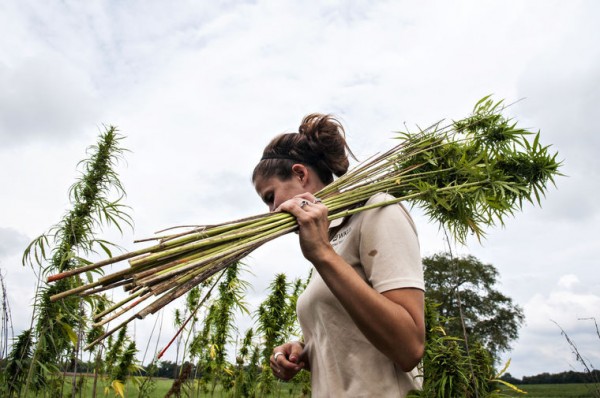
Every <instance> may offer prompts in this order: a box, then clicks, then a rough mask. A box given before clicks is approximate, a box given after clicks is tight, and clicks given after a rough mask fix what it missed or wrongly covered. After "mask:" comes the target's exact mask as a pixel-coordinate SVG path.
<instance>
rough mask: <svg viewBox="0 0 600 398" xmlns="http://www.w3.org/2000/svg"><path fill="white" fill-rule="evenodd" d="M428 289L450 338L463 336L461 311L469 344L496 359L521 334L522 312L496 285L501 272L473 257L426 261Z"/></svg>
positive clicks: (441, 257)
mask: <svg viewBox="0 0 600 398" xmlns="http://www.w3.org/2000/svg"><path fill="white" fill-rule="evenodd" d="M423 265H424V270H425V288H426V291H427V296H428V298H429V299H430V300H432V301H434V302H436V303H438V304H439V307H438V310H439V313H440V315H441V317H442V319H443V327H444V329H445V330H446V331H447V333H448V334H449V335H451V336H463V335H464V333H463V329H462V325H461V316H460V315H461V314H460V312H461V310H462V313H463V318H464V324H465V332H466V337H467V339H468V341H469V342H471V341H473V342H478V343H480V344H482V345H483V346H484V347H485V348H486V349H487V350H488V351H489V352H490V353H491V354H492V356H493V357H494V358H495V359H496V360H497V359H498V356H499V354H500V353H501V352H503V351H506V350H508V349H509V348H510V343H511V342H512V341H513V340H515V339H516V338H517V337H518V335H519V328H520V326H521V325H522V323H523V320H524V315H523V310H522V309H521V307H519V306H518V305H517V304H514V303H513V301H512V299H511V298H509V297H507V296H505V295H504V294H502V293H501V292H499V291H498V290H496V288H495V286H496V284H497V282H498V271H497V270H496V268H495V267H494V266H493V265H491V264H484V263H482V262H481V261H479V260H478V259H477V258H475V257H474V256H464V257H453V256H452V255H451V254H449V253H440V254H435V255H433V256H431V257H425V258H424V259H423Z"/></svg>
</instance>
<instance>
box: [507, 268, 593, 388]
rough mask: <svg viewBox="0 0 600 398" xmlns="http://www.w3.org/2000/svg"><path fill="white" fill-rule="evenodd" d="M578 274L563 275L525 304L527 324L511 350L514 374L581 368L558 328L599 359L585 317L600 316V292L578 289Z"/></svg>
mask: <svg viewBox="0 0 600 398" xmlns="http://www.w3.org/2000/svg"><path fill="white" fill-rule="evenodd" d="M578 285H580V282H579V277H578V276H577V275H573V274H568V275H564V276H562V277H561V278H560V279H559V280H558V281H557V282H556V284H555V285H554V287H553V289H552V291H551V292H550V293H548V294H544V293H537V294H534V295H533V297H532V298H531V299H530V300H529V301H527V303H525V305H524V313H525V320H526V324H525V326H524V327H523V328H522V329H521V332H520V337H519V340H518V342H517V343H516V344H514V347H513V351H512V352H511V353H507V354H505V355H504V358H505V359H507V358H510V357H512V364H511V368H510V369H509V370H508V371H509V372H510V373H511V374H512V375H513V376H517V377H522V376H532V375H536V374H539V373H542V372H551V373H552V372H556V373H558V372H562V371H565V370H571V369H573V370H578V371H583V367H582V366H581V364H578V363H577V360H576V357H575V356H574V355H573V353H572V352H571V349H570V346H569V344H568V343H567V341H566V339H565V337H564V336H562V335H561V329H562V330H564V331H565V333H566V334H567V335H568V336H569V338H570V339H571V340H573V341H574V342H575V343H576V345H577V347H578V349H579V350H580V352H581V353H582V354H584V355H585V356H586V358H587V359H588V360H590V361H591V362H592V363H600V355H599V354H598V350H597V347H598V344H599V343H600V341H599V340H598V336H597V335H596V334H595V328H594V325H593V324H592V323H590V322H589V321H587V320H586V319H585V318H596V319H600V295H598V292H597V290H596V291H593V292H585V291H580V290H579V289H575V288H574V287H575V286H578Z"/></svg>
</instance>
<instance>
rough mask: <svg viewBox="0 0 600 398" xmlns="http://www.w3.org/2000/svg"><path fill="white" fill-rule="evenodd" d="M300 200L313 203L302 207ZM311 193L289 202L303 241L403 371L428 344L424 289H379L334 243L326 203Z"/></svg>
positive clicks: (357, 321) (362, 325)
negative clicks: (316, 200)
mask: <svg viewBox="0 0 600 398" xmlns="http://www.w3.org/2000/svg"><path fill="white" fill-rule="evenodd" d="M301 200H307V201H309V204H307V205H304V206H300V204H301ZM314 200H315V198H314V196H313V195H311V194H309V193H306V194H302V195H298V196H297V197H296V198H294V199H291V200H289V201H286V202H284V203H283V204H282V205H281V206H280V210H282V211H287V212H289V213H291V214H293V215H294V216H295V217H296V219H297V220H298V224H299V226H300V231H299V234H300V246H301V249H302V252H303V254H304V256H305V257H306V258H307V259H308V260H309V261H310V262H311V263H313V265H314V266H315V268H316V269H317V271H318V272H319V274H320V275H321V277H322V278H323V280H324V281H325V283H326V284H327V286H328V287H329V289H330V290H331V292H332V293H333V294H334V295H335V296H336V298H337V299H338V300H339V301H340V303H341V304H342V306H343V307H344V308H345V309H346V311H347V312H348V314H349V315H350V317H351V318H352V319H353V321H354V322H355V324H356V325H357V327H358V328H359V329H360V330H361V332H362V333H363V334H364V335H365V337H366V338H367V339H368V340H369V341H370V342H371V343H372V344H373V345H374V346H375V347H376V348H377V349H378V350H379V351H381V352H382V353H383V354H385V355H386V356H388V357H389V358H390V359H391V360H392V361H394V362H395V363H396V364H398V365H399V366H400V367H401V368H402V369H403V370H404V371H409V370H411V369H413V368H414V367H415V366H416V365H417V364H418V363H419V361H420V359H421V357H422V355H423V350H424V343H425V321H424V294H423V291H422V290H420V289H416V288H402V289H392V290H389V291H385V292H383V293H379V292H377V291H376V290H374V289H373V288H372V287H371V286H369V285H368V284H367V283H366V282H365V281H364V280H363V279H362V278H361V277H360V275H359V274H358V273H356V271H354V270H353V269H352V267H351V266H350V265H349V264H348V263H347V262H346V261H345V260H344V259H343V258H342V257H341V256H339V255H338V254H337V253H336V252H335V251H334V249H333V247H332V246H331V244H330V243H329V235H328V227H329V222H328V220H327V208H326V207H325V206H324V205H322V204H320V203H313V202H314Z"/></svg>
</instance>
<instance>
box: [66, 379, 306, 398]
mask: <svg viewBox="0 0 600 398" xmlns="http://www.w3.org/2000/svg"><path fill="white" fill-rule="evenodd" d="M92 385H93V378H92V377H87V378H86V382H85V384H84V386H83V389H82V391H80V392H78V393H77V394H76V397H78V398H91V397H92ZM172 385H173V380H172V379H154V387H155V388H154V389H153V391H152V393H151V394H149V395H146V396H145V398H163V397H164V396H165V395H166V393H167V392H168V391H169V389H170V388H171V386H172ZM276 385H277V387H278V389H277V390H276V391H275V392H274V393H273V394H272V395H268V396H266V397H265V398H271V397H272V398H275V397H277V398H287V397H300V396H301V395H300V392H299V391H298V392H296V391H295V390H294V389H293V387H294V385H293V384H289V383H283V382H279V383H277V384H276ZM105 387H106V384H104V383H103V382H101V381H99V382H98V387H97V393H96V395H97V397H98V398H106V397H115V395H114V393H113V392H112V389H111V390H109V392H108V394H107V395H105V394H104V389H105ZM70 391H71V384H70V380H68V381H67V383H66V385H65V394H66V393H70ZM230 395H231V392H224V391H222V390H221V388H220V386H217V388H216V389H215V391H214V393H213V394H211V393H210V392H209V393H207V394H203V393H200V394H199V395H190V397H192V398H196V397H197V398H208V397H211V398H226V397H229V396H230ZM67 396H70V395H67ZM139 396H140V394H139V390H138V389H137V387H136V386H135V385H133V383H127V384H126V385H125V398H138V397H139ZM183 396H186V395H183Z"/></svg>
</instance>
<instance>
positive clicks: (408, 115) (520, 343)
mask: <svg viewBox="0 0 600 398" xmlns="http://www.w3.org/2000/svg"><path fill="white" fill-rule="evenodd" d="M599 18H600V3H598V2H596V1H549V0H543V1H475V0H473V1H450V2H436V1H422V2H409V1H302V2H300V1H286V2H282V1H261V0H257V1H222V2H191V1H185V2H159V1H141V0H139V1H129V2H117V1H88V2H78V1H46V2H35V1H28V0H19V1H16V0H6V1H3V2H1V3H0V87H1V89H0V187H1V189H0V209H2V210H1V211H0V270H1V273H2V277H3V278H4V281H5V283H6V285H7V292H8V297H9V300H10V306H11V314H12V322H13V328H14V333H15V334H16V333H18V332H19V331H21V330H23V329H24V328H27V327H29V324H30V322H31V305H32V303H33V294H34V290H35V285H36V277H35V274H34V272H33V270H32V269H31V268H28V267H23V266H22V265H21V260H20V258H21V255H22V253H23V250H24V249H25V247H26V246H27V244H28V243H29V242H30V241H31V240H32V239H33V238H35V237H36V236H38V235H39V234H41V233H44V232H46V231H47V230H48V229H49V228H50V227H51V226H52V225H54V224H56V223H57V222H58V221H60V219H61V217H62V216H63V215H64V214H65V212H66V211H67V210H68V209H69V206H70V203H69V198H68V195H67V192H68V188H69V186H70V185H71V184H72V183H73V182H74V181H75V179H76V178H77V177H78V176H79V175H80V170H79V169H78V168H77V162H78V161H79V160H81V159H83V158H85V157H86V148H87V147H89V146H90V145H92V144H94V143H95V141H96V138H97V136H98V134H99V133H100V132H101V131H103V129H104V128H105V126H107V125H114V126H117V127H118V128H119V130H120V132H121V133H122V134H123V135H124V136H125V137H126V138H125V139H124V141H123V145H124V146H125V147H126V148H127V149H128V150H129V151H130V152H127V153H126V154H125V159H124V161H122V162H121V163H120V164H119V165H118V167H117V172H118V173H119V176H120V177H121V180H122V183H123V185H124V187H125V190H126V191H127V197H126V198H125V199H124V203H125V204H127V205H129V206H130V207H131V215H132V217H133V218H134V221H135V228H134V230H126V231H125V232H124V233H123V234H122V235H121V234H119V233H118V231H115V230H114V229H112V230H111V229H105V230H104V231H103V232H102V236H103V237H106V239H108V240H111V241H114V242H117V243H119V244H120V245H122V246H123V247H124V249H126V250H127V249H133V248H136V247H137V246H135V245H134V244H133V243H132V242H133V240H134V239H139V238H145V237H149V236H152V235H153V233H154V232H155V231H157V230H160V229H162V228H165V227H170V226H174V225H187V224H210V223H215V222H223V221H227V220H233V219H237V218H240V217H244V216H249V215H253V214H258V213H262V212H264V211H266V209H265V208H264V206H263V204H262V202H261V201H260V199H259V198H258V196H257V195H256V193H255V192H254V189H253V187H252V184H251V182H250V174H251V170H252V169H253V167H254V165H255V164H256V162H257V161H258V160H259V158H260V154H261V153H262V149H263V147H264V146H265V145H266V144H267V143H268V141H269V140H270V139H271V138H272V137H273V136H275V135H276V134H279V133H282V132H293V131H297V130H296V129H297V126H298V125H299V123H300V120H301V119H302V117H303V116H304V115H306V114H308V113H312V112H321V113H332V114H335V115H336V116H337V117H338V118H339V119H340V120H341V122H342V123H343V125H344V127H345V128H346V131H347V136H348V141H349V144H350V146H351V148H352V149H353V151H354V152H355V153H356V154H357V156H358V158H359V159H365V158H366V157H368V156H370V155H373V154H374V153H376V152H378V151H381V150H383V149H388V148H390V147H391V146H392V145H393V144H394V142H395V141H394V140H393V138H394V137H395V132H397V131H400V130H404V129H406V128H408V129H416V128H417V126H428V125H430V124H432V123H434V122H437V121H439V120H440V119H447V120H452V119H458V118H462V117H465V116H467V115H468V114H469V112H470V111H471V110H472V108H473V106H474V104H475V103H476V102H477V101H478V100H479V99H480V98H482V97H483V96H486V95H488V94H493V95H494V98H495V99H498V100H500V99H505V100H506V102H508V103H512V102H516V103H515V104H514V105H513V106H511V107H510V108H508V109H507V113H508V115H509V116H511V117H513V118H514V119H515V120H516V121H518V122H519V125H520V126H522V127H525V128H528V129H531V130H533V131H538V130H539V131H540V132H541V140H542V142H543V143H545V144H548V145H552V149H553V150H555V151H557V152H558V153H559V158H560V159H561V160H562V161H563V167H562V169H561V170H562V172H563V173H564V174H565V176H564V177H559V178H557V179H556V187H550V189H549V190H548V193H547V196H546V197H545V198H544V200H543V203H542V208H539V207H534V206H532V205H526V206H524V208H523V210H522V212H520V213H517V214H516V215H515V217H514V218H511V219H509V220H508V221H507V222H506V225H505V226H504V227H496V228H492V229H490V230H488V235H487V238H486V239H485V240H484V241H482V242H481V243H480V242H478V241H476V240H474V239H473V240H469V241H468V243H467V245H465V246H460V245H455V244H452V245H451V247H452V249H453V250H454V251H455V252H456V253H457V254H472V255H474V256H476V257H477V258H479V259H481V260H482V261H484V262H486V263H490V264H493V265H494V266H495V267H496V268H497V269H498V271H499V273H500V284H499V285H498V289H499V290H501V291H502V292H503V293H504V294H506V295H508V296H509V297H511V298H512V299H513V300H514V302H515V303H517V304H518V305H520V306H521V307H522V308H523V310H524V313H525V316H526V323H525V324H524V325H523V327H522V328H521V330H520V337H519V339H518V340H517V341H516V342H514V344H513V349H512V350H511V352H508V353H505V355H503V358H502V360H503V361H507V360H508V359H509V358H510V359H511V364H510V367H509V369H508V371H509V372H510V373H511V374H512V375H513V376H516V377H522V376H527V375H535V374H538V373H541V372H560V371H566V370H582V368H581V366H580V365H579V364H578V363H577V361H576V360H575V357H574V355H573V354H572V352H571V350H570V348H569V345H568V344H567V342H566V341H565V338H564V337H563V336H561V331H560V328H559V327H558V326H557V324H558V325H560V327H562V328H563V329H564V330H565V331H566V332H567V333H568V335H569V337H570V338H571V339H572V340H573V341H574V342H575V343H576V344H577V347H578V349H579V350H580V352H581V353H582V354H583V355H584V356H585V357H586V359H588V360H589V361H591V363H592V364H593V365H594V366H595V367H596V368H598V366H599V364H600V350H599V349H598V347H599V344H600V341H599V339H598V336H597V335H596V329H595V326H594V323H593V321H591V320H589V319H586V318H593V317H595V318H596V319H599V320H600V272H599V271H598V268H599V267H598V265H599V264H598V253H599V251H600V239H599V238H600V204H599V201H598V200H597V198H598V195H599V194H600V186H599V183H598V181H599V180H600V175H599V174H600V173H599V172H600V161H599V160H598V156H597V151H598V150H599V149H600V138H599V137H600V134H599V133H600V131H599V129H598V127H599V125H600V123H599V122H598V118H597V112H598V110H600V47H599V46H598V45H597V43H598V42H599V41H600V25H598V23H597V21H598V19H599ZM412 214H413V216H414V217H415V219H416V222H417V226H418V229H419V238H420V242H421V249H422V255H423V256H428V255H432V254H434V253H437V252H440V251H443V250H445V249H446V248H447V247H448V243H447V242H445V240H444V236H443V234H441V233H440V232H439V230H438V226H437V225H435V224H433V223H432V222H430V221H429V220H428V219H426V218H425V217H423V216H422V214H421V213H420V210H419V209H416V208H415V209H413V210H412ZM308 270H309V264H308V263H307V262H306V261H304V260H303V258H302V255H301V253H300V251H299V248H298V245H297V237H295V236H286V237H283V238H280V239H279V240H277V241H275V242H271V243H269V244H267V245H265V246H263V247H261V248H260V249H258V250H257V251H255V252H254V253H253V254H252V255H251V256H250V257H249V258H248V260H247V271H246V272H245V274H244V278H245V279H247V280H248V281H250V282H251V284H252V289H251V290H250V291H249V292H248V295H247V300H248V303H249V305H250V306H251V308H254V309H255V308H256V306H257V304H258V303H260V301H261V300H262V299H264V297H265V289H266V288H267V286H268V284H269V283H270V281H271V280H272V279H273V277H274V275H275V274H276V273H279V272H285V273H286V274H287V275H288V276H289V278H290V279H291V278H295V277H304V276H306V275H307V273H308ZM173 309H174V307H173V306H171V307H167V309H166V310H165V311H164V313H163V314H162V315H158V316H156V317H149V318H147V319H146V320H144V321H138V322H136V325H135V327H134V329H135V330H134V332H135V337H136V340H139V341H140V342H141V343H140V344H138V346H140V345H142V346H145V345H146V344H147V342H148V341H152V345H154V344H155V343H154V340H156V339H157V336H156V334H154V335H152V337H151V335H150V330H151V329H152V325H154V323H155V322H158V320H159V319H160V320H161V321H163V322H164V327H163V331H162V334H161V337H160V339H159V341H158V343H157V344H158V345H164V344H166V342H167V341H168V339H169V338H170V337H171V336H172V334H173V333H174V329H173V327H172V325H171V323H172V322H171V319H172V312H173ZM238 323H239V327H240V330H241V332H242V333H243V330H245V328H246V327H247V326H251V325H252V321H251V319H247V318H240V319H239V321H238ZM153 339H154V340H153ZM169 355H171V357H174V354H173V352H170V353H169V354H167V358H170V357H169ZM147 361H148V360H147V359H146V362H147Z"/></svg>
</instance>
